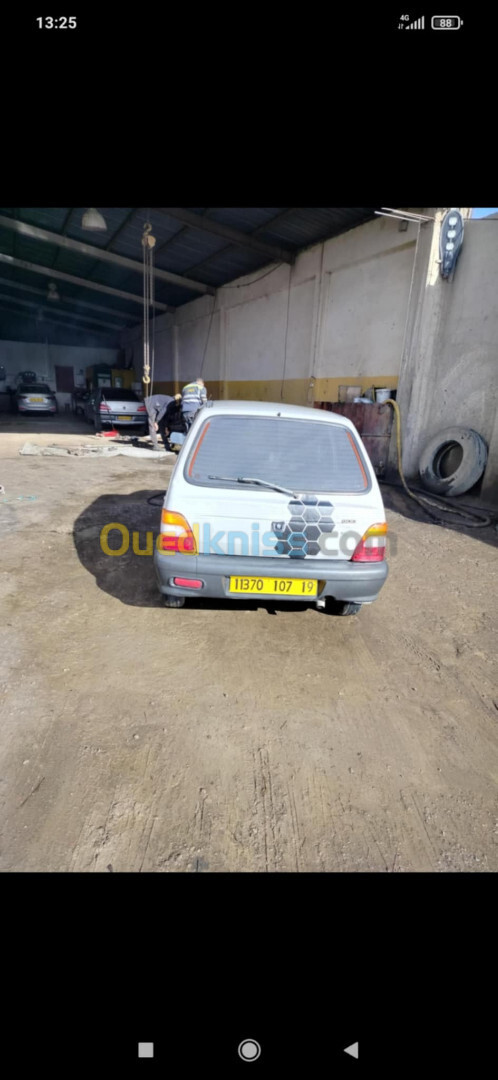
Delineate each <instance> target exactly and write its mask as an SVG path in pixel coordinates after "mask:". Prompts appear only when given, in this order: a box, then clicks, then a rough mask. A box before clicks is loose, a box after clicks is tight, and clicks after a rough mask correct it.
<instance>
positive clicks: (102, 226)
mask: <svg viewBox="0 0 498 1080" xmlns="http://www.w3.org/2000/svg"><path fill="white" fill-rule="evenodd" d="M81 228H82V229H92V230H93V231H94V232H99V231H100V232H105V230H106V229H107V225H106V223H105V218H103V217H102V214H99V211H98V210H96V209H95V207H94V206H91V207H90V209H89V210H85V213H84V214H83V217H82V219H81Z"/></svg>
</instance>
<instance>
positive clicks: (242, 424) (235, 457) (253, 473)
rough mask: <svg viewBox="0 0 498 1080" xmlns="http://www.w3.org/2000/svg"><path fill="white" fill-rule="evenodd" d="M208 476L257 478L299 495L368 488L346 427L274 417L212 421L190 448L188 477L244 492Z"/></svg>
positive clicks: (359, 455) (360, 457) (362, 464)
mask: <svg viewBox="0 0 498 1080" xmlns="http://www.w3.org/2000/svg"><path fill="white" fill-rule="evenodd" d="M210 476H225V477H238V476H246V477H254V478H257V479H259V480H265V481H267V482H269V483H273V484H279V485H281V486H282V487H286V488H289V489H290V490H292V491H298V492H303V491H324V492H329V493H330V492H357V491H362V492H363V491H366V490H367V489H368V487H369V486H370V482H369V478H368V472H367V468H366V465H365V459H364V455H363V453H362V450H361V447H360V446H359V444H358V441H357V439H356V438H355V437H354V435H353V433H352V432H351V431H350V430H349V429H348V428H347V427H345V425H343V424H334V423H327V422H324V421H313V420H298V419H296V420H294V419H286V418H284V417H282V418H279V417H273V416H270V417H257V416H213V417H211V419H210V420H208V421H207V422H206V423H205V424H204V425H203V427H202V428H201V430H200V432H199V437H198V439H197V441H196V444H195V446H193V448H192V451H191V454H190V456H189V459H188V461H187V464H186V466H185V478H186V479H187V480H188V481H190V483H193V484H202V485H205V486H210V487H213V486H214V487H225V486H226V487H235V486H237V487H238V490H241V491H242V490H244V489H243V487H242V485H235V484H233V483H230V482H220V481H214V480H210V479H209V477H210ZM245 490H252V491H254V490H255V488H251V487H248V488H246V489H245ZM260 490H261V491H263V490H264V489H263V488H261V489H260Z"/></svg>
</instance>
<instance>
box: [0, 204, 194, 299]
mask: <svg viewBox="0 0 498 1080" xmlns="http://www.w3.org/2000/svg"><path fill="white" fill-rule="evenodd" d="M0 225H1V226H2V227H3V228H5V229H13V230H14V232H16V233H19V234H20V235H21V236H29V237H30V238H31V239H33V240H45V241H46V242H47V243H49V244H57V245H58V246H59V247H63V248H66V250H67V251H77V252H79V254H80V255H88V256H89V258H91V259H97V260H100V261H102V262H109V263H113V264H114V266H123V267H125V269H127V270H134V271H135V272H136V273H137V274H143V266H142V263H141V262H137V261H136V260H135V259H128V258H126V256H125V255H116V254H115V253H114V252H112V251H106V250H105V248H98V247H93V246H92V245H91V244H82V243H81V241H80V240H70V239H69V237H68V236H61V234H60V233H53V232H49V231H48V229H39V228H37V226H36V225H28V224H27V223H26V222H25V221H14V219H13V218H9V217H5V216H4V215H3V214H0ZM154 275H155V277H156V278H159V280H160V281H167V282H168V283H169V284H170V285H179V286H180V287H181V288H182V289H191V290H192V291H193V292H199V293H211V295H214V294H215V292H216V289H213V288H212V286H211V285H203V284H202V283H201V282H200V281H193V280H192V279H191V278H186V277H181V276H180V274H170V272H169V270H160V269H159V268H158V267H154Z"/></svg>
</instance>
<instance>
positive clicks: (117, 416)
mask: <svg viewBox="0 0 498 1080" xmlns="http://www.w3.org/2000/svg"><path fill="white" fill-rule="evenodd" d="M123 416H124V413H101V414H100V419H101V421H102V423H103V424H105V423H109V422H110V423H111V424H119V425H120V426H121V425H123V426H124V425H125V424H137V426H138V425H140V427H145V426H147V427H148V426H149V418H148V416H147V413H144V414H143V415H140V416H137V415H136V414H135V413H130V415H129V416H127V417H126V420H123V419H122V417H123Z"/></svg>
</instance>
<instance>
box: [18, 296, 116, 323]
mask: <svg viewBox="0 0 498 1080" xmlns="http://www.w3.org/2000/svg"><path fill="white" fill-rule="evenodd" d="M0 300H8V301H10V303H12V304H20V305H21V306H22V307H28V308H35V309H36V310H37V311H50V312H51V313H52V315H62V316H64V315H65V316H66V318H67V319H69V321H71V320H72V319H78V321H79V322H91V323H95V324H100V326H108V327H110V329H111V330H122V329H123V327H122V326H120V325H119V323H111V322H107V320H106V319H99V318H97V316H96V315H73V313H72V311H58V310H57V309H56V308H54V307H52V306H50V307H49V306H48V304H37V303H36V301H35V300H21V298H20V297H19V296H9V295H8V293H2V292H0ZM13 314H16V315H19V314H20V312H18V311H17V312H14V311H13ZM83 329H84V328H83Z"/></svg>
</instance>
